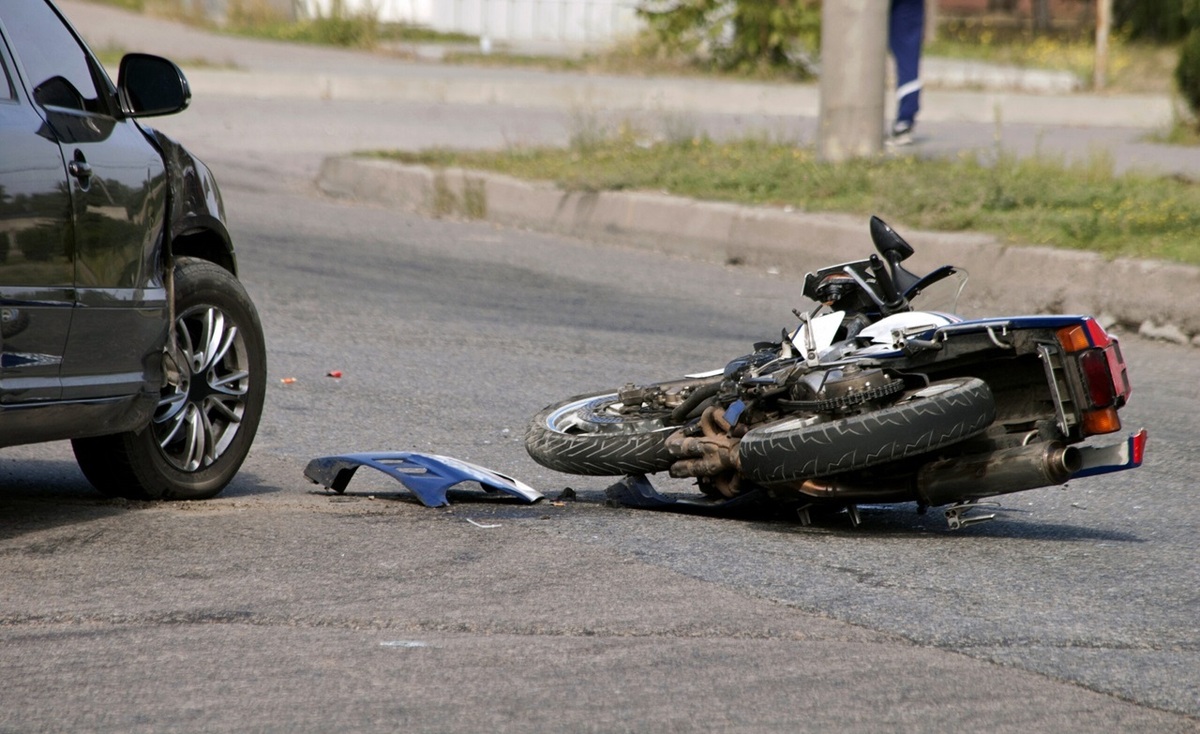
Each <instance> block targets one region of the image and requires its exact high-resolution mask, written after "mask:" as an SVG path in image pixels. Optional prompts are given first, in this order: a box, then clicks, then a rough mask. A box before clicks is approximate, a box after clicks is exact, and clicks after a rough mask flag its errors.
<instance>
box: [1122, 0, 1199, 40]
mask: <svg viewBox="0 0 1200 734" xmlns="http://www.w3.org/2000/svg"><path fill="white" fill-rule="evenodd" d="M1113 22H1114V24H1115V25H1116V27H1117V28H1120V29H1121V30H1122V31H1123V32H1125V33H1127V34H1128V35H1129V37H1130V38H1135V39H1144V40H1152V41H1177V40H1179V39H1181V38H1183V37H1184V36H1186V35H1187V34H1188V33H1189V32H1191V30H1192V29H1193V28H1197V27H1200V0H1116V1H1115V2H1114V3H1113Z"/></svg>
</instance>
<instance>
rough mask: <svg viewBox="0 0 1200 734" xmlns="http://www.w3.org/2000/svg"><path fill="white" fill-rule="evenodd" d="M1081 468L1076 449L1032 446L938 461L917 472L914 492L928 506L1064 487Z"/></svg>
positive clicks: (1045, 445)
mask: <svg viewBox="0 0 1200 734" xmlns="http://www.w3.org/2000/svg"><path fill="white" fill-rule="evenodd" d="M1082 466H1083V457H1082V456H1081V455H1080V453H1079V449H1076V448H1074V447H1071V446H1061V445H1059V444H1054V443H1049V444H1034V445H1031V446H1018V447H1016V448H1011V449H1001V450H1000V451H996V452H993V453H990V454H981V455H978V456H963V457H958V458H954V459H940V460H938V461H932V462H930V463H928V464H926V465H925V466H923V467H921V469H920V471H918V472H917V493H918V495H919V496H920V498H921V501H922V502H924V503H925V504H927V505H929V506H931V507H937V506H939V505H948V504H952V503H956V502H962V501H965V500H974V499H979V498H982V497H993V496H995V495H998V494H1008V493H1010V492H1021V491H1023V490H1026V489H1036V488H1038V487H1049V486H1052V485H1056V484H1063V483H1065V482H1066V481H1067V480H1068V479H1070V478H1071V475H1072V474H1074V473H1075V472H1077V471H1079V469H1080V468H1081V467H1082Z"/></svg>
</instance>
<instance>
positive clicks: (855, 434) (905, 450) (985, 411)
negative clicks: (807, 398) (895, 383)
mask: <svg viewBox="0 0 1200 734" xmlns="http://www.w3.org/2000/svg"><path fill="white" fill-rule="evenodd" d="M995 417H996V405H995V401H994V400H993V398H992V391H991V389H990V388H989V387H988V386H987V383H985V382H984V381H983V380H980V379H978V378H974V377H966V378H955V379H951V380H940V381H937V382H931V383H930V384H929V385H927V386H925V387H923V388H920V389H918V390H912V391H909V392H907V393H905V394H904V395H903V396H902V397H901V398H900V399H899V400H897V401H896V402H894V403H892V404H890V405H888V406H886V407H883V408H879V409H878V410H872V411H868V412H866V413H860V414H858V415H852V416H846V417H843V418H837V419H832V420H831V419H829V418H828V417H827V416H825V415H808V416H801V417H794V418H787V419H784V420H782V421H776V422H774V423H769V424H766V425H763V426H759V427H757V428H754V429H753V430H751V431H750V432H748V433H747V434H746V435H745V436H744V437H743V438H742V441H741V444H740V445H739V448H738V451H739V454H740V457H739V458H740V460H741V472H742V475H743V476H745V477H746V478H748V479H751V480H753V481H755V482H759V483H762V484H772V483H777V482H790V481H795V480H799V479H810V478H813V477H821V476H827V475H830V474H840V473H842V472H848V471H855V470H858V469H866V468H868V467H872V466H878V465H880V464H886V463H888V462H891V461H897V460H899V459H904V458H907V457H909V456H915V455H917V454H923V453H926V452H929V451H935V450H937V449H940V448H942V447H944V446H949V445H950V444H953V443H957V442H958V441H961V440H963V439H965V438H970V437H971V436H974V435H976V434H978V433H980V432H982V431H983V430H984V429H986V428H987V427H988V426H989V425H991V423H992V421H993V420H995Z"/></svg>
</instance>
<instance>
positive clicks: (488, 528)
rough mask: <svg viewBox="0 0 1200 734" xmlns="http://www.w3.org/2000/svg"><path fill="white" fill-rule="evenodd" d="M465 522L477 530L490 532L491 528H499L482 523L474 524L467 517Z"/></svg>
mask: <svg viewBox="0 0 1200 734" xmlns="http://www.w3.org/2000/svg"><path fill="white" fill-rule="evenodd" d="M467 522H469V523H471V524H472V525H474V526H475V527H477V528H483V529H484V530H491V529H492V528H498V527H500V526H499V525H484V524H483V523H478V522H475V521H474V520H472V519H471V518H469V517H468V518H467Z"/></svg>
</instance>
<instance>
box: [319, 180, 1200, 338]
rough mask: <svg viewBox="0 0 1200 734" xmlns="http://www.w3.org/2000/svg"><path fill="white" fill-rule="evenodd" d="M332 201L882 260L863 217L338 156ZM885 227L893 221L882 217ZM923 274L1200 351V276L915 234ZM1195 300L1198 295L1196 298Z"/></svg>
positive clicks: (1007, 305) (722, 255) (649, 238)
mask: <svg viewBox="0 0 1200 734" xmlns="http://www.w3.org/2000/svg"><path fill="white" fill-rule="evenodd" d="M317 184H318V186H319V187H320V188H321V190H322V191H324V192H325V193H327V194H329V195H332V196H337V197H347V198H354V199H357V200H361V201H369V202H374V203H377V204H382V205H385V206H394V207H397V208H401V209H404V210H407V211H412V212H417V213H420V214H424V215H429V216H456V217H467V218H472V219H482V220H486V221H490V222H496V223H500V224H506V225H513V226H518V227H527V228H530V229H534V230H542V231H549V232H556V233H561V234H568V235H572V236H577V237H584V238H587V239H592V240H599V241H603V242H610V243H616V244H623V245H632V246H637V247H643V248H647V249H652V250H656V251H659V252H665V253H669V254H673V255H678V256H684V257H690V258H696V259H701V260H706V261H710V262H719V263H724V264H727V265H741V266H748V267H757V268H763V269H765V270H768V271H769V272H772V273H778V274H780V275H784V276H787V277H795V278H800V277H802V276H803V275H804V274H805V273H806V272H808V271H810V270H814V269H816V268H818V267H821V266H824V265H828V264H830V263H833V262H838V261H844V260H850V259H854V258H857V257H860V256H866V255H867V254H868V253H869V252H871V251H872V249H871V245H870V238H869V235H868V234H867V227H866V221H865V218H864V217H859V216H850V215H841V214H813V213H807V212H796V211H790V210H785V209H775V208H767V207H747V206H740V205H736V204H728V203H722V202H706V201H695V200H691V199H684V198H680V197H675V196H668V195H665V194H656V193H649V192H610V191H602V192H574V191H563V190H561V189H558V188H557V187H556V186H554V185H553V184H550V183H545V182H529V181H525V180H520V179H515V178H512V177H509V176H502V175H499V174H494V173H488V172H483V171H473V170H464V169H459V168H448V169H431V168H428V167H425V166H413V165H404V164H400V163H395V162H392V161H384V160H379V159H371V158H356V157H352V156H335V157H330V158H327V159H326V160H325V161H324V163H323V165H322V167H321V172H320V174H319V176H318V180H317ZM882 214H883V215H884V216H885V218H886V213H882ZM892 224H893V225H894V226H896V228H897V230H898V231H900V232H901V233H902V234H904V236H905V237H906V239H908V240H909V241H910V242H911V243H913V246H914V248H915V249H916V251H917V254H916V255H915V256H914V257H913V259H912V261H911V264H912V269H913V270H914V271H916V272H922V271H927V270H931V269H933V268H934V267H937V266H939V265H942V264H946V263H952V264H954V265H957V266H960V267H963V268H965V269H966V270H967V271H968V272H970V273H971V283H970V285H969V286H968V288H967V292H966V293H964V299H963V302H962V304H961V305H962V307H961V308H960V310H961V312H962V313H963V314H964V315H984V314H1028V313H1087V314H1095V315H1096V316H1097V317H1098V318H1100V319H1101V320H1102V321H1103V322H1104V323H1105V324H1106V325H1118V326H1121V327H1123V328H1126V329H1129V330H1131V331H1137V332H1138V333H1140V334H1142V335H1143V336H1146V337H1149V338H1158V339H1164V340H1167V341H1172V342H1176V343H1181V344H1186V343H1189V342H1190V343H1192V344H1193V345H1195V346H1200V298H1198V297H1196V296H1195V295H1193V294H1197V293H1200V268H1198V267H1194V266H1189V265H1179V264H1174V263H1166V262H1158V261H1147V260H1130V259H1117V260H1112V261H1109V260H1106V259H1104V258H1103V257H1101V256H1099V255H1097V254H1095V253H1090V252H1079V251H1074V250H1057V249H1053V248H1047V247H1032V246H1030V247H1023V246H1008V245H1004V244H1002V243H1000V242H998V241H997V240H996V238H994V237H992V236H990V235H982V234H973V233H946V232H923V231H913V230H910V229H908V228H906V227H904V226H903V223H902V222H892ZM1185 294H1187V295H1185Z"/></svg>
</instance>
